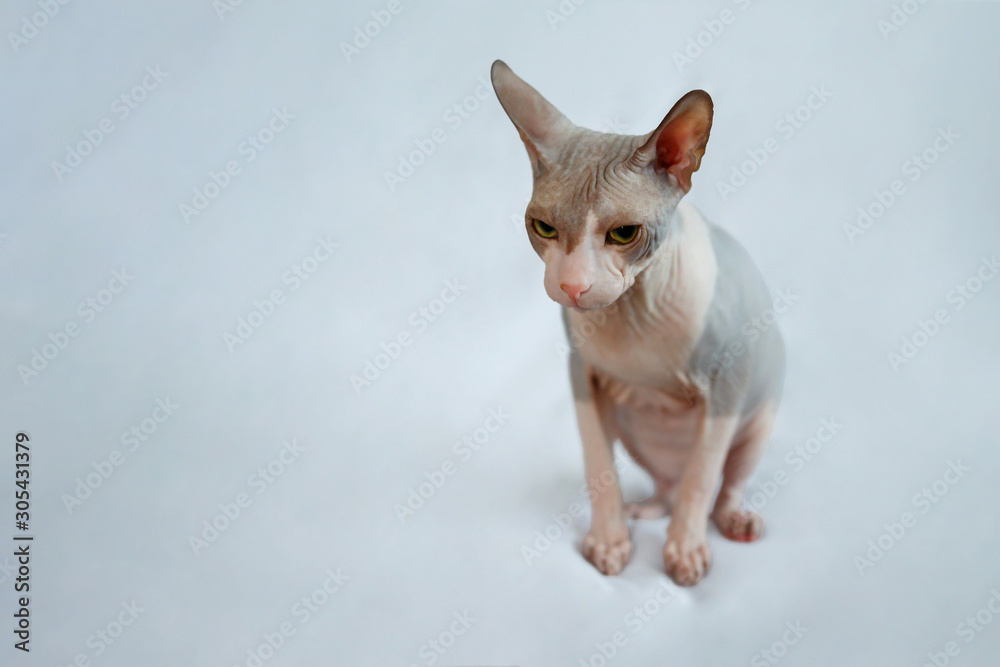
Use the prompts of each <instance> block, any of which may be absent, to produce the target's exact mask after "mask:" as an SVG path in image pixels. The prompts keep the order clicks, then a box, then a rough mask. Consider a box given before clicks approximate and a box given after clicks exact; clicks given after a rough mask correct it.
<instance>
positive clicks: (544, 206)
mask: <svg viewBox="0 0 1000 667" xmlns="http://www.w3.org/2000/svg"><path fill="white" fill-rule="evenodd" d="M491 76H492V79H493V88H494V90H495V91H496V94H497V98H498V99H499V100H500V104H501V105H502V106H503V108H504V111H506V112H507V115H508V116H509V117H510V119H511V121H512V122H513V123H514V126H515V127H516V128H517V130H518V133H519V134H520V135H521V140H522V141H523V142H524V145H525V147H526V148H527V149H528V157H529V158H530V159H531V168H532V172H533V174H534V186H533V189H532V194H531V201H530V202H529V203H528V208H527V209H526V211H525V223H526V226H527V230H528V239H529V240H530V241H531V245H532V247H533V248H534V249H535V252H537V253H538V255H539V257H541V258H542V260H543V261H544V262H545V291H546V293H547V294H548V295H549V297H550V298H551V299H552V300H553V301H555V302H557V303H559V304H561V305H563V306H565V307H567V308H575V309H577V310H581V311H583V310H593V309H597V308H604V307H605V306H608V305H610V304H611V303H613V302H614V301H615V300H616V299H618V297H620V296H621V295H622V294H624V293H625V291H626V290H627V289H628V288H629V287H631V286H632V284H633V283H634V282H635V279H636V276H638V275H639V273H641V272H642V271H643V270H644V269H645V268H646V267H648V266H649V265H650V263H651V262H652V260H653V253H654V252H655V251H656V250H657V248H659V247H660V244H661V243H663V241H664V239H665V238H666V236H667V233H668V232H669V230H670V224H671V219H672V218H673V214H674V210H675V209H676V208H677V204H678V202H680V200H681V197H683V196H684V195H685V194H686V193H687V192H688V190H690V189H691V174H692V173H693V172H695V171H697V170H698V166H699V165H700V164H701V157H702V155H703V154H704V152H705V145H706V144H707V143H708V135H709V132H710V131H711V128H712V98H711V97H709V95H708V93H706V92H705V91H703V90H692V91H691V92H689V93H688V94H687V95H685V96H684V97H682V98H681V99H680V100H679V101H678V102H677V103H676V104H675V105H674V106H673V108H672V109H671V110H670V112H669V113H668V114H667V115H666V117H665V118H664V119H663V121H662V122H661V123H660V125H659V127H657V128H656V129H655V130H653V131H652V132H650V133H649V134H646V135H642V136H626V135H620V134H605V133H602V132H595V131H593V130H588V129H585V128H582V127H577V126H576V125H574V124H573V123H571V122H570V121H569V120H568V119H567V118H566V117H565V116H564V115H562V114H561V113H560V112H559V110H558V109H556V108H555V107H554V106H552V104H550V103H549V102H548V101H547V100H546V99H545V98H544V97H542V96H541V95H540V94H539V93H538V91H536V90H535V89H534V88H532V87H531V86H529V85H528V84H527V83H525V82H524V81H522V80H521V79H520V78H519V77H518V76H517V75H516V74H514V72H512V71H511V69H510V68H509V67H507V65H506V64H505V63H503V62H502V61H500V60H498V61H496V62H495V63H493V69H492V74H491Z"/></svg>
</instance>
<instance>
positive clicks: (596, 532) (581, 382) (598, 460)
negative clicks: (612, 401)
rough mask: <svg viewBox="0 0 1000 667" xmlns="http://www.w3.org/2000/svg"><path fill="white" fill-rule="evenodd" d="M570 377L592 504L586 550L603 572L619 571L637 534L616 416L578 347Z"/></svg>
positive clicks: (586, 554) (584, 541)
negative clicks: (623, 478) (620, 466)
mask: <svg viewBox="0 0 1000 667" xmlns="http://www.w3.org/2000/svg"><path fill="white" fill-rule="evenodd" d="M570 377H571V380H572V384H573V398H574V403H575V406H576V420H577V425H578V426H579V428H580V439H581V440H582V442H583V464H584V471H585V475H586V479H587V494H588V496H589V497H590V506H591V510H592V511H591V515H592V516H591V523H590V531H589V532H588V533H587V535H586V537H584V538H583V556H584V558H586V559H587V560H588V561H590V563H591V564H592V565H593V566H594V567H595V568H597V571H598V572H600V573H601V574H606V575H615V574H618V573H620V572H621V571H622V570H623V569H625V566H626V565H627V564H628V561H629V558H630V557H631V556H632V539H631V536H630V535H629V528H628V519H627V518H626V516H625V503H624V501H623V499H622V490H621V485H620V484H619V481H618V471H617V470H616V469H615V457H614V442H615V429H614V424H613V417H612V415H611V410H610V405H609V402H608V399H607V397H606V396H604V395H602V393H601V390H600V389H598V388H597V387H596V386H595V385H594V383H593V382H591V380H590V373H589V371H588V369H586V368H585V366H584V363H583V360H582V359H581V358H580V356H579V353H577V352H576V351H575V350H574V351H573V352H572V353H571V354H570Z"/></svg>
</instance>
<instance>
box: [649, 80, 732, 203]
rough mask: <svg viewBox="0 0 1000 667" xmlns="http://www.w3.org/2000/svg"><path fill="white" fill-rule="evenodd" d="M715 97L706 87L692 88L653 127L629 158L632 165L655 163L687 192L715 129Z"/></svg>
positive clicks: (656, 166)
mask: <svg viewBox="0 0 1000 667" xmlns="http://www.w3.org/2000/svg"><path fill="white" fill-rule="evenodd" d="M712 111H713V106H712V98H711V97H710V96H709V94H708V93H706V92H705V91H704V90H692V91H691V92H690V93H688V94H687V95H685V96H684V97H682V98H681V99H679V100H677V104H675V105H674V107H673V108H672V109H671V110H670V112H669V113H668V114H667V115H666V116H665V117H664V119H663V120H662V121H661V122H660V126H659V127H658V128H656V129H655V130H653V132H652V133H651V134H650V135H649V138H648V139H647V140H646V142H645V143H644V144H643V145H642V146H641V147H640V148H639V149H638V150H637V151H636V152H635V154H634V155H632V157H631V158H630V159H629V163H630V166H632V167H634V168H642V167H646V166H648V165H650V164H652V165H653V166H654V167H655V169H656V171H657V172H661V171H662V172H664V173H665V174H669V175H671V176H673V177H674V178H676V179H677V183H678V185H680V186H681V188H683V190H684V192H688V191H689V190H690V189H691V174H692V173H694V172H696V171H698V167H699V166H701V156H702V155H704V154H705V146H706V145H707V144H708V135H709V132H711V130H712Z"/></svg>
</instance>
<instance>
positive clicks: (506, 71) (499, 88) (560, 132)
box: [490, 60, 574, 176]
mask: <svg viewBox="0 0 1000 667" xmlns="http://www.w3.org/2000/svg"><path fill="white" fill-rule="evenodd" d="M490 78H491V79H492V80H493V90H495V91H496V94H497V99H498V100H500V105H501V106H502V107H503V110H504V111H506V112H507V116H508V117H510V120H511V122H513V123H514V127H516V128H517V130H518V132H519V133H520V135H521V140H522V141H523V142H524V145H525V147H526V148H527V149H528V157H530V158H531V167H532V169H533V170H534V172H535V175H536V176H537V175H538V174H539V173H540V172H542V171H544V170H546V169H551V168H552V166H553V165H554V164H555V162H556V159H557V158H558V156H559V151H560V150H561V149H562V146H563V143H564V142H565V141H566V139H567V137H568V136H569V134H570V132H571V131H572V130H573V128H574V125H573V123H571V122H570V121H569V119H567V118H566V116H564V115H562V114H561V113H560V112H559V110H558V109H556V108H555V107H554V106H552V104H550V103H549V101H548V100H546V99H545V98H544V97H542V96H541V95H540V94H539V93H538V91H537V90H535V89H534V88H532V87H531V86H529V85H528V84H526V83H525V82H524V81H523V80H521V78H520V77H518V76H517V75H516V74H514V72H512V71H511V69H510V68H509V67H507V64H506V63H505V62H503V61H502V60H497V61H496V62H494V63H493V68H492V69H491V70H490Z"/></svg>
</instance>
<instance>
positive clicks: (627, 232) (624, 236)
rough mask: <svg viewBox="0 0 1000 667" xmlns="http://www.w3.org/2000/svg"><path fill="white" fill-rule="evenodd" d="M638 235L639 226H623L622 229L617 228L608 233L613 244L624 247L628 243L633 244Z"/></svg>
mask: <svg viewBox="0 0 1000 667" xmlns="http://www.w3.org/2000/svg"><path fill="white" fill-rule="evenodd" d="M638 233H639V225H622V226H621V227H615V228H614V229H612V230H611V231H610V232H608V238H609V239H611V242H612V243H617V244H619V245H624V244H626V243H631V242H632V240H633V239H634V238H635V236H636V234H638Z"/></svg>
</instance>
